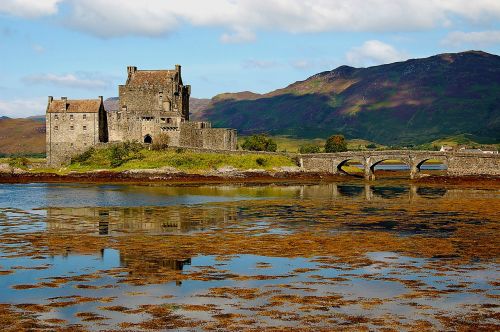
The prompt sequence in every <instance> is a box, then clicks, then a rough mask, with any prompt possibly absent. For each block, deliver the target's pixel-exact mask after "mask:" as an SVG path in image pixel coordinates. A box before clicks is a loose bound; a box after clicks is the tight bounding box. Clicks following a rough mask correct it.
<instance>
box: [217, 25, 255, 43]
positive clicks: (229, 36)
mask: <svg viewBox="0 0 500 332" xmlns="http://www.w3.org/2000/svg"><path fill="white" fill-rule="evenodd" d="M255 39H256V36H255V33H253V32H252V31H249V30H246V29H241V28H238V29H236V30H235V31H233V32H231V33H227V32H226V33H223V34H222V36H221V37H220V41H221V42H222V43H224V44H239V43H248V42H253V41H255Z"/></svg>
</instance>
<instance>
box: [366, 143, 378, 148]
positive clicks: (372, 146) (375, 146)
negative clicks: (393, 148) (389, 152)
mask: <svg viewBox="0 0 500 332" xmlns="http://www.w3.org/2000/svg"><path fill="white" fill-rule="evenodd" d="M366 148H367V149H376V148H377V145H376V144H374V143H370V144H368V145H367V146H366Z"/></svg>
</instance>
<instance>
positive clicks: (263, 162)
mask: <svg viewBox="0 0 500 332" xmlns="http://www.w3.org/2000/svg"><path fill="white" fill-rule="evenodd" d="M255 162H256V163H257V165H259V166H264V167H265V166H266V165H267V164H268V162H267V160H266V158H262V157H258V158H257V159H255Z"/></svg>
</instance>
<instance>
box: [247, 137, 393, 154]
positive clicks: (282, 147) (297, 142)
mask: <svg viewBox="0 0 500 332" xmlns="http://www.w3.org/2000/svg"><path fill="white" fill-rule="evenodd" d="M270 137H271V138H272V139H273V140H274V141H275V142H276V144H277V145H278V151H284V152H291V153H297V152H299V148H300V146H301V145H306V144H313V145H317V146H319V147H320V148H321V151H323V148H324V146H325V141H326V140H325V139H323V138H293V137H289V136H281V135H280V136H270ZM245 138H246V137H245V136H238V145H240V146H241V144H243V142H244V141H245ZM370 143H372V142H370V141H367V140H363V139H348V140H347V149H348V150H362V149H365V147H366V146H367V145H369V144H370ZM375 145H376V146H377V149H378V148H385V146H383V145H380V144H375Z"/></svg>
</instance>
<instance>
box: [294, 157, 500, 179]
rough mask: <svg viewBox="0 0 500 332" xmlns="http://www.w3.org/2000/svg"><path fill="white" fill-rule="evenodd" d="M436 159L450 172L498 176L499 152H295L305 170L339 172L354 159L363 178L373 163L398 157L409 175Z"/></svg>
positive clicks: (370, 174)
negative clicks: (408, 169)
mask: <svg viewBox="0 0 500 332" xmlns="http://www.w3.org/2000/svg"><path fill="white" fill-rule="evenodd" d="M431 159H437V160H439V161H441V162H442V163H443V164H445V165H446V166H447V172H448V174H450V175H494V176H500V155H498V154H483V153H463V152H441V151H413V150H385V151H384V150H382V151H348V152H339V153H318V154H301V155H299V160H300V165H301V167H303V168H304V169H306V170H310V171H319V172H327V173H332V174H339V173H343V171H342V166H343V165H344V164H346V163H347V162H349V161H358V162H360V163H361V164H362V166H363V168H364V176H365V178H366V179H367V180H374V179H375V173H374V169H375V166H376V165H378V164H380V163H381V162H383V161H387V160H398V161H401V162H402V163H404V164H406V165H408V166H409V168H410V178H412V179H413V178H415V177H416V176H418V174H419V173H420V167H421V166H422V165H423V164H424V163H425V162H426V161H428V160H431Z"/></svg>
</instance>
